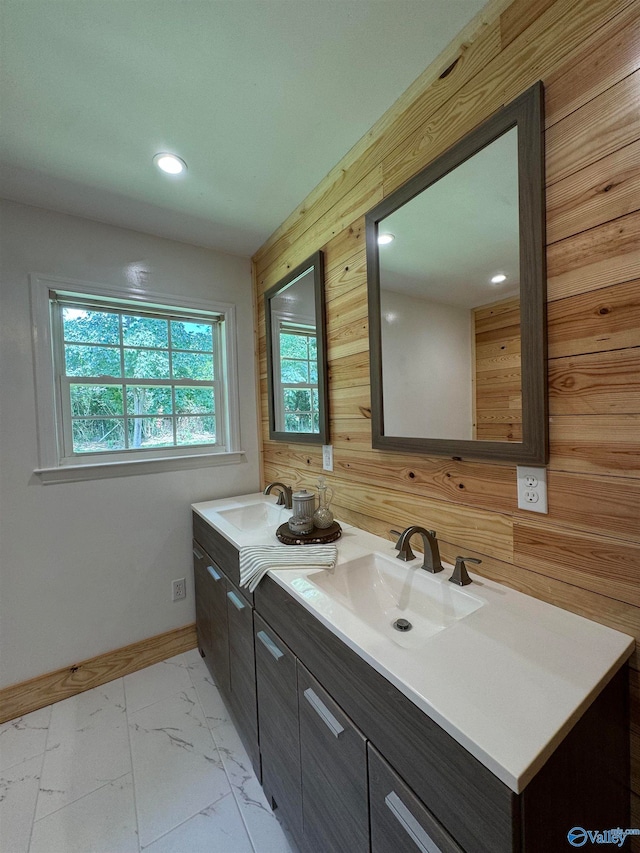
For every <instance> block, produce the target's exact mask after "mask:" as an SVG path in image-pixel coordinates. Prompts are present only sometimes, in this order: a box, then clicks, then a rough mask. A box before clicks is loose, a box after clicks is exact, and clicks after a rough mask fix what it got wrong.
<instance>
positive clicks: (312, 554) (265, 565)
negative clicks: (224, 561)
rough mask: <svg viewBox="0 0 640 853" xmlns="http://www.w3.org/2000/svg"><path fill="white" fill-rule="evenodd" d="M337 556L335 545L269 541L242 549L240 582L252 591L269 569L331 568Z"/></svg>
mask: <svg viewBox="0 0 640 853" xmlns="http://www.w3.org/2000/svg"><path fill="white" fill-rule="evenodd" d="M337 559H338V549H337V548H336V546H335V545H305V546H304V547H295V546H293V547H292V546H291V545H266V546H263V547H261V548H258V547H255V548H241V549H240V586H246V587H249V592H253V591H254V589H255V588H256V587H257V586H258V584H259V583H260V581H261V580H262V578H263V577H264V576H265V575H266V573H267V572H268V571H269V569H300V568H305V569H311V568H318V569H332V568H333V567H334V566H335V564H336V560H337Z"/></svg>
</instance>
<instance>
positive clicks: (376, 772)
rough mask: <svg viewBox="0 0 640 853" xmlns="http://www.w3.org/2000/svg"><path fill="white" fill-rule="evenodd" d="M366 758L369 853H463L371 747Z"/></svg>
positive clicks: (462, 805) (462, 804)
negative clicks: (369, 827)
mask: <svg viewBox="0 0 640 853" xmlns="http://www.w3.org/2000/svg"><path fill="white" fill-rule="evenodd" d="M368 755H369V804H370V810H371V853H399V851H402V853H436V851H439V853H464V851H463V849H462V847H460V846H459V845H458V844H457V843H456V842H455V841H454V839H453V838H452V837H451V836H450V835H449V833H448V832H447V831H446V829H445V828H444V827H443V826H442V824H441V823H440V822H439V821H437V820H436V819H435V817H434V816H433V815H432V814H431V812H430V811H429V810H428V809H427V808H425V806H424V805H423V804H422V803H421V802H420V800H419V799H418V798H417V797H416V795H415V794H414V793H413V791H411V789H410V788H409V787H408V786H407V785H406V784H405V783H404V782H403V780H402V779H401V778H400V777H399V776H398V774H397V773H395V772H394V771H393V770H392V769H391V767H390V766H389V765H388V764H387V762H386V761H385V760H384V758H383V757H382V756H381V755H380V753H379V752H378V751H377V750H376V749H374V748H373V747H372V746H371V744H369V748H368ZM459 805H460V808H464V803H462V802H461V803H460V804H459Z"/></svg>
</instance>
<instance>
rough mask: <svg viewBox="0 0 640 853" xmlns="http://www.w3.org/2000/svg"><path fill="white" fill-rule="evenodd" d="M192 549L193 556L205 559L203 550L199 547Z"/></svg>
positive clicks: (197, 558)
mask: <svg viewBox="0 0 640 853" xmlns="http://www.w3.org/2000/svg"><path fill="white" fill-rule="evenodd" d="M192 550H193V556H194V557H195V558H196V560H204V554H203V553H202V551H199V550H198V549H197V548H193V549H192Z"/></svg>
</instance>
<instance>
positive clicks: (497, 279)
mask: <svg viewBox="0 0 640 853" xmlns="http://www.w3.org/2000/svg"><path fill="white" fill-rule="evenodd" d="M506 280H507V277H506V275H505V274H504V273H502V272H501V273H498V275H494V276H493V278H492V279H491V284H502V282H503V281H506Z"/></svg>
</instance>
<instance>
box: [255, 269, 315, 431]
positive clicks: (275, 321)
mask: <svg viewBox="0 0 640 853" xmlns="http://www.w3.org/2000/svg"><path fill="white" fill-rule="evenodd" d="M264 307H265V323H266V343H267V382H268V391H269V395H268V396H269V438H270V439H271V440H272V441H287V442H299V443H304V444H327V443H328V438H329V407H328V393H327V366H326V351H327V345H326V322H325V305H324V257H323V254H322V252H316V253H315V254H314V255H312V256H311V257H310V258H308V259H307V260H306V261H305V262H304V263H302V264H300V266H298V267H296V268H295V269H294V270H292V271H291V272H290V273H289V274H288V275H287V276H285V278H283V279H281V280H280V281H279V282H278V283H277V284H276V285H274V286H273V287H272V288H271V289H270V290H268V291H267V292H266V293H265V295H264Z"/></svg>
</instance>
